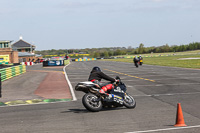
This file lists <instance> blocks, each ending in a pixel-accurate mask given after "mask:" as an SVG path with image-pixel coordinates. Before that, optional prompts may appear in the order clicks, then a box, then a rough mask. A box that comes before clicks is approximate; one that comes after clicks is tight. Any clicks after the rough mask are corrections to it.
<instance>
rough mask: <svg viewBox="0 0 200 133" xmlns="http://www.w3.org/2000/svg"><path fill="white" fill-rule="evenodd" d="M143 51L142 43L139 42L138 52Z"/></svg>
mask: <svg viewBox="0 0 200 133" xmlns="http://www.w3.org/2000/svg"><path fill="white" fill-rule="evenodd" d="M143 52H144V44H142V43H140V46H139V48H138V53H139V54H143Z"/></svg>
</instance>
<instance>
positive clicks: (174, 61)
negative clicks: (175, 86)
mask: <svg viewBox="0 0 200 133" xmlns="http://www.w3.org/2000/svg"><path fill="white" fill-rule="evenodd" d="M187 58H188V59H187ZM189 58H194V59H189ZM104 61H117V62H129V63H133V59H132V58H118V59H105V60H104ZM143 64H148V65H159V66H171V67H183V68H196V69H200V54H195V55H174V56H158V57H146V58H145V57H144V58H143Z"/></svg>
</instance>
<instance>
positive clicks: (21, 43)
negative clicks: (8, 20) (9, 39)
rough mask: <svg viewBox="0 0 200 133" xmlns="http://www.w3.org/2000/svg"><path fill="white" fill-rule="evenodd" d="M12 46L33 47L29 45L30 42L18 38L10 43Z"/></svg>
mask: <svg viewBox="0 0 200 133" xmlns="http://www.w3.org/2000/svg"><path fill="white" fill-rule="evenodd" d="M12 47H17V48H24V47H26V48H30V47H35V46H34V45H31V44H30V43H27V42H25V41H24V40H22V39H20V40H19V41H17V42H15V43H13V44H12Z"/></svg>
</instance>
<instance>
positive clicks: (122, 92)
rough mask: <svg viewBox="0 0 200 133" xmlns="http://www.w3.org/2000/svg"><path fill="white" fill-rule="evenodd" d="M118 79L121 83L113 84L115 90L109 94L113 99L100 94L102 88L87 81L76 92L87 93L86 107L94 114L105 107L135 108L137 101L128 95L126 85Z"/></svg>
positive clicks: (85, 98)
mask: <svg viewBox="0 0 200 133" xmlns="http://www.w3.org/2000/svg"><path fill="white" fill-rule="evenodd" d="M116 79H118V80H119V82H117V83H113V85H114V89H112V90H110V91H109V92H108V93H109V94H111V96H112V97H108V96H107V95H105V94H101V93H99V90H100V88H99V87H97V85H96V84H94V83H93V82H90V81H86V82H80V83H78V84H77V85H76V87H75V90H76V91H83V92H85V93H86V94H85V95H84V96H83V97H82V103H83V105H84V107H85V108H86V109H87V110H89V111H92V112H98V111H100V110H101V109H102V108H103V107H122V106H125V107H127V108H135V107H136V101H135V100H134V98H133V97H132V96H131V95H129V94H128V93H126V90H127V88H126V86H125V84H124V83H123V82H121V79H120V78H119V77H118V76H117V77H116Z"/></svg>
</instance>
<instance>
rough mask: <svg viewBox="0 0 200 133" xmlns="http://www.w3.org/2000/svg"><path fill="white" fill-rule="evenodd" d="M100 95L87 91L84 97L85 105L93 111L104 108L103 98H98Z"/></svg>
mask: <svg viewBox="0 0 200 133" xmlns="http://www.w3.org/2000/svg"><path fill="white" fill-rule="evenodd" d="M97 99H98V97H97V96H96V95H94V94H92V93H86V94H85V95H84V96H83V98H82V103H83V105H84V107H85V108H86V109H87V110H89V111H92V112H98V111H100V110H101V109H102V102H101V100H97Z"/></svg>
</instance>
